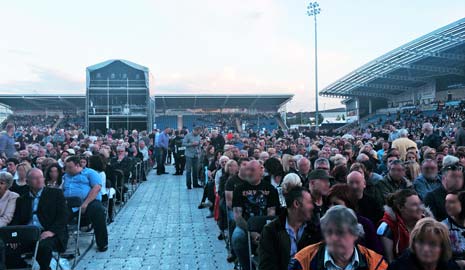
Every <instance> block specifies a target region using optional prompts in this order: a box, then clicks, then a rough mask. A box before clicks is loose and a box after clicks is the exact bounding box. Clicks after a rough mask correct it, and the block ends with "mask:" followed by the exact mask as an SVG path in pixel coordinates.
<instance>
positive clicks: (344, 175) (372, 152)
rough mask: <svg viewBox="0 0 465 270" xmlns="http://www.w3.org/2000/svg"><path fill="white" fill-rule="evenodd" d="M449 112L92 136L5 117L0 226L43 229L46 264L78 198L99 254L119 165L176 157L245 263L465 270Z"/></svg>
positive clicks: (463, 132)
mask: <svg viewBox="0 0 465 270" xmlns="http://www.w3.org/2000/svg"><path fill="white" fill-rule="evenodd" d="M450 113H451V114H453V115H454V116H453V117H446V118H444V117H429V118H428V117H426V116H425V117H421V118H418V119H421V122H420V123H418V121H410V122H409V121H400V122H387V123H386V124H385V125H383V126H382V127H375V126H370V127H368V128H366V129H361V128H357V129H352V130H350V131H349V130H346V131H339V132H335V131H332V130H320V131H314V130H303V131H298V130H288V131H285V130H282V129H280V128H278V129H276V130H272V131H268V130H253V129H250V130H248V131H244V132H242V133H238V132H231V131H223V130H222V129H221V127H219V128H217V129H206V128H205V129H203V128H200V127H195V128H194V129H193V130H192V131H189V130H187V129H183V130H175V131H173V130H172V129H170V128H165V129H163V130H153V131H152V132H150V133H148V132H146V131H140V132H138V131H136V130H134V131H132V132H130V131H128V130H122V129H120V130H110V131H108V132H107V133H106V134H102V133H101V132H91V134H89V135H87V134H85V133H83V132H82V131H81V130H79V129H75V128H69V129H56V130H51V129H50V128H38V127H33V126H31V127H27V128H23V129H21V130H17V129H16V127H15V125H14V124H13V123H9V124H7V125H6V127H5V132H4V133H3V134H1V135H0V169H1V170H2V172H1V173H0V226H8V225H20V224H25V225H26V224H29V225H34V226H37V227H39V228H40V229H41V231H42V235H41V238H42V241H41V242H40V246H39V252H38V262H39V264H40V266H41V269H48V267H49V266H48V265H49V263H50V260H51V254H52V251H55V250H58V251H60V250H63V249H65V248H66V244H67V234H66V229H65V228H66V224H67V221H68V220H69V219H70V218H72V217H73V216H76V213H77V212H76V209H70V208H69V207H67V205H66V200H67V199H68V198H71V197H79V198H80V199H81V201H82V204H81V209H82V212H83V215H84V216H83V217H84V220H85V222H84V225H85V227H89V228H90V227H91V228H92V229H93V230H94V232H95V237H96V243H97V248H98V250H99V251H102V252H104V251H106V250H107V248H108V232H107V228H106V225H107V222H111V212H112V211H111V210H109V208H111V206H112V204H113V203H114V202H115V201H117V200H124V196H121V195H122V193H124V192H125V190H124V188H123V189H118V188H116V187H117V186H118V185H119V186H121V183H118V180H117V179H116V178H115V177H114V172H115V170H120V171H121V173H122V174H123V175H124V178H125V179H129V181H131V179H132V178H134V175H135V172H134V170H133V167H134V166H133V164H134V161H135V160H141V161H145V162H149V161H151V162H152V163H153V168H154V169H156V172H157V175H162V174H167V173H168V170H167V169H166V167H165V166H166V165H168V164H171V163H174V167H175V173H174V174H175V175H184V177H185V184H186V188H187V190H191V189H192V188H202V189H203V196H202V199H201V201H200V202H199V206H198V207H199V208H206V207H208V208H209V210H210V214H209V216H208V218H212V219H213V218H214V220H215V222H216V223H217V225H218V228H219V235H218V239H219V240H226V242H227V244H228V245H227V246H228V251H229V255H228V261H230V262H236V263H237V264H238V265H240V267H241V269H244V270H247V269H264V270H266V269H292V270H298V269H379V270H381V269H464V268H465V214H464V213H465V190H464V179H463V178H464V175H463V174H464V170H463V168H464V166H465V121H462V119H463V117H462V114H461V112H459V113H454V112H450ZM452 119H453V120H452ZM460 121H462V122H460ZM143 178H145V174H144V175H143ZM112 190H113V192H111V191H112ZM118 192H119V194H118ZM187 192H189V191H187ZM113 193H116V196H114V195H113ZM123 195H124V194H123ZM51 202H53V203H51ZM84 229H86V228H84ZM4 244H5V245H0V247H1V246H3V248H2V249H0V252H2V254H6V260H5V262H3V263H6V264H7V265H11V264H18V262H20V261H21V260H19V259H18V254H19V250H21V249H19V248H18V246H17V245H10V244H9V243H4ZM24 245H25V244H24ZM251 254H253V255H252V256H251ZM0 255H1V254H0ZM0 258H2V256H0Z"/></svg>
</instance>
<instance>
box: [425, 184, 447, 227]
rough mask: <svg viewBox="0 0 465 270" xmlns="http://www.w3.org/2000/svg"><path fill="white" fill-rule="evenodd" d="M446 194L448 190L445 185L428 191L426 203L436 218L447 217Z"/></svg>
mask: <svg viewBox="0 0 465 270" xmlns="http://www.w3.org/2000/svg"><path fill="white" fill-rule="evenodd" d="M446 196H447V191H446V190H445V189H444V186H443V185H441V186H439V187H438V188H436V189H434V190H433V191H430V192H428V193H426V196H425V200H424V203H425V205H426V206H428V207H429V208H430V209H431V212H433V215H434V218H435V219H436V220H444V219H446V218H447V212H446Z"/></svg>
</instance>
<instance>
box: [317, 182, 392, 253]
mask: <svg viewBox="0 0 465 270" xmlns="http://www.w3.org/2000/svg"><path fill="white" fill-rule="evenodd" d="M326 198H327V200H328V204H329V207H333V206H335V205H344V206H345V207H348V208H350V209H352V210H354V211H355V212H357V205H356V199H355V195H354V194H353V192H352V189H351V188H350V187H349V186H348V185H347V184H336V185H334V186H332V187H331V189H330V190H329V193H328V196H327V197H326ZM357 221H358V223H360V224H361V225H362V226H363V231H364V235H363V237H360V239H359V241H358V243H359V244H360V245H362V246H365V247H367V248H369V249H371V250H373V251H376V252H377V253H380V254H382V253H383V246H382V245H381V242H380V241H379V239H378V236H377V235H376V229H375V226H374V225H373V222H371V221H370V220H369V219H368V218H366V217H363V216H361V215H359V214H357Z"/></svg>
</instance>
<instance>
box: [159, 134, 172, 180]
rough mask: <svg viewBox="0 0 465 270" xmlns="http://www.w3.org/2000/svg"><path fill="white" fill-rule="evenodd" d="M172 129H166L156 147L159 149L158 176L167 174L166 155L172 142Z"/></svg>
mask: <svg viewBox="0 0 465 270" xmlns="http://www.w3.org/2000/svg"><path fill="white" fill-rule="evenodd" d="M170 132H171V130H170V128H165V130H163V131H162V132H160V135H159V136H158V141H157V145H156V147H157V148H158V155H157V175H162V174H167V172H166V171H165V161H166V155H167V154H168V145H169V141H170Z"/></svg>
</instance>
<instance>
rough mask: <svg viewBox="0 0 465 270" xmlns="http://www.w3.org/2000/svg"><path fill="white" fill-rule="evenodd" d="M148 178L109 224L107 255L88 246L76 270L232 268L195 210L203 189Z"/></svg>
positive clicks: (214, 232)
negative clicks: (188, 187) (88, 249)
mask: <svg viewBox="0 0 465 270" xmlns="http://www.w3.org/2000/svg"><path fill="white" fill-rule="evenodd" d="M172 169H173V168H172V167H168V170H169V171H170V172H171V173H172V171H171V170H172ZM148 179H149V180H148V181H146V182H144V183H143V184H142V185H141V186H140V187H139V188H138V190H137V191H136V193H135V194H134V195H133V196H132V198H131V199H130V201H129V202H128V203H127V204H126V206H125V207H124V208H123V209H122V210H121V212H120V213H119V214H118V215H117V217H116V220H115V221H114V222H113V223H112V224H111V225H110V226H109V234H110V244H109V249H108V251H107V252H105V253H99V252H96V249H95V248H93V249H92V250H91V251H89V253H87V254H86V256H85V257H84V258H83V259H82V261H81V262H80V263H79V264H78V266H77V267H76V269H82V270H83V269H86V270H99V269H102V270H103V269H106V270H107V269H108V270H114V269H125V270H130V269H154V270H165V269H166V270H173V269H182V270H184V269H185V270H191V269H201V270H209V269H219V270H223V269H224V270H226V269H232V268H233V266H232V265H231V264H228V263H227V262H226V256H227V251H226V249H225V244H224V241H219V240H218V239H217V236H218V227H217V226H216V223H215V222H214V220H212V219H207V218H205V217H206V216H207V215H208V209H202V210H199V209H197V206H198V204H199V202H200V199H201V198H202V192H203V190H202V189H192V190H187V189H186V185H185V176H173V175H171V174H169V175H168V174H167V175H162V176H157V175H155V174H154V172H153V171H152V172H151V174H150V175H149V178H148Z"/></svg>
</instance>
